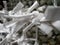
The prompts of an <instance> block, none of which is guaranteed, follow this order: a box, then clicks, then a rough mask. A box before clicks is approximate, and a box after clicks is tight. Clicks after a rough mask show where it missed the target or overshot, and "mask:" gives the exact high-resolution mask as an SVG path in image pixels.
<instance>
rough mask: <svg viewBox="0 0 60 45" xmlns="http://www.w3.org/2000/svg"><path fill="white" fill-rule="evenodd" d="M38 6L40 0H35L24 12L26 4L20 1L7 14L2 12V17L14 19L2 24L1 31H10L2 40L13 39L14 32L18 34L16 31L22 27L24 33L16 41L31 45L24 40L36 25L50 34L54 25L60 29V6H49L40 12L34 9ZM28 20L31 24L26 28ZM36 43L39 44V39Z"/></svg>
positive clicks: (21, 44)
mask: <svg viewBox="0 0 60 45" xmlns="http://www.w3.org/2000/svg"><path fill="white" fill-rule="evenodd" d="M38 6H39V4H38V2H37V1H35V3H34V4H33V5H32V6H31V7H30V8H28V9H27V11H26V12H22V9H23V7H24V5H23V4H22V3H21V2H19V3H18V4H17V5H16V7H15V8H14V9H13V10H12V11H9V14H8V15H5V14H4V12H0V16H1V17H3V18H11V19H12V20H11V21H9V22H8V21H5V22H4V23H3V24H0V33H1V32H2V31H3V32H7V33H9V34H8V35H7V36H6V38H5V40H2V42H3V43H4V41H6V40H8V41H9V40H11V39H12V37H13V34H16V32H18V31H19V30H21V28H23V32H22V33H23V34H22V36H21V38H19V39H17V40H15V41H14V42H18V43H19V44H20V45H25V43H26V45H29V44H27V42H24V40H25V39H26V35H25V34H26V32H27V31H28V30H29V29H30V28H32V27H33V26H34V25H36V26H37V27H38V28H40V29H41V30H40V31H42V33H43V34H47V35H48V36H49V34H50V33H51V31H52V30H53V29H54V28H53V27H52V26H54V27H56V28H57V29H58V30H60V26H59V23H60V21H59V19H60V15H59V14H60V7H54V6H48V7H47V9H46V11H45V13H40V12H39V11H33V10H34V9H35V8H37V7H38ZM44 8H45V6H42V7H41V8H38V9H37V10H40V9H41V11H43V9H44ZM47 21H50V22H51V23H48V22H47ZM52 21H54V22H52ZM28 22H30V24H29V25H28V26H26V27H25V28H24V26H25V24H28ZM46 22H47V23H46ZM51 25H52V26H51ZM36 40H37V39H36ZM36 40H35V41H36ZM8 41H7V42H8ZM2 42H1V43H0V45H1V44H2ZM21 42H23V43H21ZM34 45H38V43H37V41H36V42H35V44H34Z"/></svg>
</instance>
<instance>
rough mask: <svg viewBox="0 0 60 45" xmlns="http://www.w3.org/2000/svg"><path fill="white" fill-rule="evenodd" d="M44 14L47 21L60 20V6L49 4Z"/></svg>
mask: <svg viewBox="0 0 60 45" xmlns="http://www.w3.org/2000/svg"><path fill="white" fill-rule="evenodd" d="M44 15H45V17H46V19H45V20H47V21H54V20H60V6H58V7H54V6H48V7H47V9H46V11H45V14H44Z"/></svg>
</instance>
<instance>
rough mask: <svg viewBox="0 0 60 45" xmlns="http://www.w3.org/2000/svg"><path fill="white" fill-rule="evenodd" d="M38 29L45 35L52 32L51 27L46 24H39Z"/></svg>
mask: <svg viewBox="0 0 60 45" xmlns="http://www.w3.org/2000/svg"><path fill="white" fill-rule="evenodd" d="M38 27H39V28H40V29H41V31H42V32H43V34H47V35H48V34H49V33H50V32H51V31H52V30H53V28H52V27H51V26H49V25H48V24H45V23H41V25H40V26H38Z"/></svg>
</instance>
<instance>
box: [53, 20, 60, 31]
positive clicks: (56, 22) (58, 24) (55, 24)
mask: <svg viewBox="0 0 60 45" xmlns="http://www.w3.org/2000/svg"><path fill="white" fill-rule="evenodd" d="M52 25H53V26H54V27H55V28H56V29H58V30H59V31H60V20H58V21H55V22H53V23H52Z"/></svg>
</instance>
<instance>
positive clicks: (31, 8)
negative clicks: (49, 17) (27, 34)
mask: <svg viewBox="0 0 60 45" xmlns="http://www.w3.org/2000/svg"><path fill="white" fill-rule="evenodd" d="M38 6H39V4H38V2H37V1H35V2H34V4H33V5H32V6H31V7H30V8H28V11H27V12H28V13H30V12H31V11H33V10H34V9H35V8H37V7H38Z"/></svg>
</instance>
